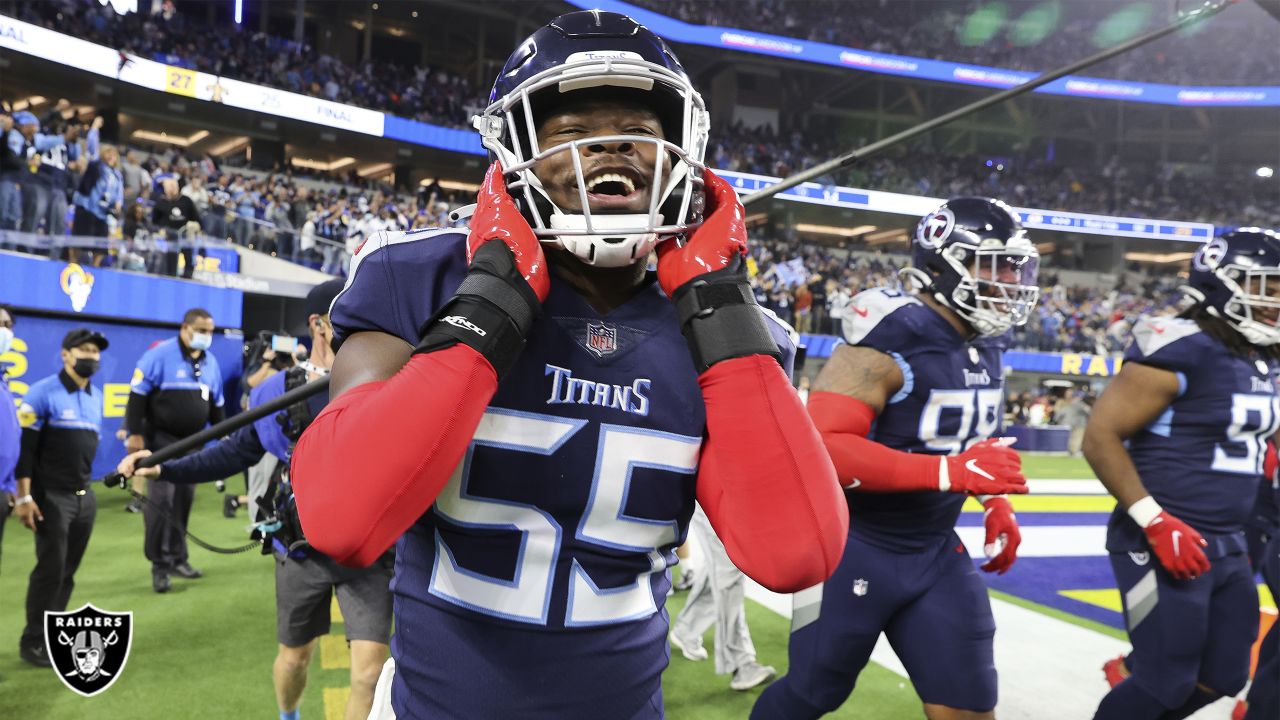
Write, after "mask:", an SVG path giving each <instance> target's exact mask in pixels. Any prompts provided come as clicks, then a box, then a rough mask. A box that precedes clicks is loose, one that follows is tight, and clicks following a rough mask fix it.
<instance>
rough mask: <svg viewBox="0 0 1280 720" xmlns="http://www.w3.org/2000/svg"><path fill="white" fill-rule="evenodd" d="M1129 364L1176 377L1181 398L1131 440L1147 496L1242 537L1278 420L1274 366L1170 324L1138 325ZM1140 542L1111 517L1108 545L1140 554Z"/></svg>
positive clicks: (1122, 520)
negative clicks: (1168, 373) (1237, 353)
mask: <svg viewBox="0 0 1280 720" xmlns="http://www.w3.org/2000/svg"><path fill="white" fill-rule="evenodd" d="M1125 360H1126V361H1127V362H1136V363H1141V364H1143V365H1150V366H1151V367H1156V368H1160V369H1162V370H1167V371H1169V372H1172V373H1174V374H1176V375H1177V376H1178V385H1179V392H1178V397H1177V398H1176V399H1175V400H1174V401H1173V403H1172V404H1171V405H1170V406H1169V408H1168V409H1167V410H1165V412H1164V413H1163V414H1162V415H1161V416H1160V417H1158V418H1157V419H1156V421H1155V422H1153V423H1151V425H1149V426H1148V427H1146V428H1144V429H1142V430H1140V431H1139V432H1138V433H1137V434H1135V435H1134V436H1133V437H1131V438H1129V455H1130V456H1131V457H1132V458H1133V463H1134V465H1135V466H1136V467H1137V469H1138V474H1139V476H1141V478H1142V483H1143V485H1145V486H1146V488H1147V491H1148V492H1150V493H1151V496H1152V497H1154V498H1155V499H1156V501H1157V502H1159V503H1160V505H1161V506H1162V507H1163V508H1164V509H1165V510H1168V511H1169V512H1170V513H1171V514H1172V515H1174V516H1175V517H1177V518H1179V519H1181V520H1183V521H1184V522H1186V523H1187V524H1189V525H1191V526H1192V527H1194V528H1195V529H1196V530H1199V531H1200V532H1201V533H1204V534H1206V535H1207V534H1228V533H1236V532H1239V531H1241V530H1242V529H1243V527H1244V523H1245V522H1246V520H1247V519H1248V518H1249V515H1250V512H1251V511H1252V509H1253V504H1254V501H1255V499H1256V497H1257V485H1258V481H1259V478H1260V477H1261V475H1262V461H1263V459H1264V457H1265V455H1266V453H1265V450H1266V448H1265V442H1266V439H1267V438H1268V437H1270V436H1271V435H1273V434H1275V432H1276V428H1277V425H1278V423H1280V416H1278V414H1277V410H1280V400H1277V396H1276V386H1275V382H1274V381H1273V380H1272V367H1271V366H1270V365H1269V364H1268V363H1267V362H1265V361H1264V360H1261V359H1259V358H1258V357H1250V358H1244V357H1241V356H1239V355H1236V354H1233V353H1232V352H1231V351H1230V350H1229V349H1228V348H1227V346H1226V345H1224V344H1223V343H1222V342H1221V341H1219V340H1218V339H1216V338H1214V337H1213V336H1211V335H1209V334H1208V333H1206V332H1204V331H1203V330H1201V329H1200V326H1199V325H1197V324H1196V322H1195V321H1194V320H1188V319H1180V318H1172V317H1150V318H1143V319H1141V320H1139V321H1138V322H1137V323H1135V325H1134V328H1133V343H1132V344H1131V345H1130V346H1129V349H1128V351H1127V352H1126V353H1125ZM1140 536H1141V532H1140V531H1139V530H1138V527H1137V525H1136V524H1135V523H1134V522H1133V521H1132V520H1130V519H1129V517H1128V515H1126V514H1124V513H1123V512H1120V511H1118V510H1117V512H1116V513H1115V514H1113V516H1112V521H1111V531H1110V532H1109V533H1108V541H1107V548H1108V550H1112V551H1114V552H1122V551H1126V550H1131V549H1136V548H1139V547H1141V537H1140ZM1211 545H1212V544H1211Z"/></svg>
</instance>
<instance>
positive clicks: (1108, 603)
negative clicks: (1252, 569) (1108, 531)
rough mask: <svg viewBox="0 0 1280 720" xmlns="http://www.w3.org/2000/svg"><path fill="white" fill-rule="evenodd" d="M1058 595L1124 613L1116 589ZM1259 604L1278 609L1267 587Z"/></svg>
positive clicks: (1262, 589)
mask: <svg viewBox="0 0 1280 720" xmlns="http://www.w3.org/2000/svg"><path fill="white" fill-rule="evenodd" d="M1058 594H1059V595H1063V596H1066V597H1069V598H1071V599H1073V600H1079V601H1080V602H1083V603H1089V604H1090V605H1097V606H1098V607H1100V608H1106V609H1107V610H1115V611H1116V612H1122V611H1123V607H1122V606H1121V604H1120V591H1119V590H1116V589H1115V588H1110V589H1104V590H1059V591H1058ZM1258 604H1259V605H1260V606H1261V607H1262V609H1264V610H1268V609H1269V610H1275V609H1276V599H1275V598H1273V597H1271V591H1270V590H1268V589H1267V586H1266V585H1259V586H1258Z"/></svg>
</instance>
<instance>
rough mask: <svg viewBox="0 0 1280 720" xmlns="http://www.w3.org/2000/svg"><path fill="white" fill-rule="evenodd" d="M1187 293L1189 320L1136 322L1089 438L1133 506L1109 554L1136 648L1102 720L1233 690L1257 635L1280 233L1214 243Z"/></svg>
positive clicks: (1180, 714) (1184, 705)
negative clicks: (1259, 502)
mask: <svg viewBox="0 0 1280 720" xmlns="http://www.w3.org/2000/svg"><path fill="white" fill-rule="evenodd" d="M1184 291H1185V292H1186V294H1187V296H1188V298H1189V299H1190V301H1191V303H1192V304H1191V306H1190V307H1189V308H1188V309H1187V310H1186V311H1184V312H1183V313H1182V315H1181V316H1179V317H1176V318H1175V317H1149V318H1144V319H1142V320H1140V321H1138V322H1137V323H1136V324H1135V325H1134V328H1133V337H1134V341H1133V344H1132V345H1131V346H1130V348H1129V350H1128V351H1127V353H1126V360H1127V362H1126V363H1125V365H1124V367H1123V368H1122V369H1121V371H1120V372H1119V373H1118V374H1117V375H1116V377H1115V379H1114V380H1113V381H1112V382H1111V384H1110V385H1109V386H1108V387H1107V389H1106V391H1105V392H1104V393H1103V394H1102V396H1101V397H1099V398H1098V402H1097V404H1096V405H1095V407H1094V411H1093V415H1092V417H1091V418H1090V420H1089V425H1088V427H1087V429H1086V431H1085V444H1084V453H1085V457H1086V458H1087V459H1088V461H1089V464H1090V465H1091V466H1092V467H1093V470H1094V472H1095V473H1097V475H1098V478H1099V479H1100V480H1101V481H1102V482H1103V484H1104V485H1106V487H1107V489H1108V490H1109V491H1110V492H1111V494H1112V495H1114V496H1115V497H1116V500H1117V501H1118V504H1117V507H1116V510H1115V512H1114V513H1112V515H1111V519H1110V521H1109V522H1108V524H1107V551H1108V552H1109V553H1110V554H1111V567H1112V570H1113V571H1114V572H1115V576H1116V582H1117V583H1118V584H1119V587H1120V594H1121V597H1122V599H1123V600H1124V611H1125V613H1124V614H1125V623H1126V625H1127V627H1128V630H1129V639H1130V642H1131V643H1132V644H1133V652H1132V653H1131V654H1130V655H1129V658H1128V663H1127V664H1128V665H1129V672H1130V675H1129V677H1128V678H1127V679H1125V680H1124V681H1122V682H1120V683H1119V684H1117V685H1116V686H1115V687H1113V688H1112V689H1111V691H1110V692H1109V693H1108V694H1107V696H1106V697H1105V698H1103V700H1102V702H1101V703H1100V704H1099V706H1098V711H1097V714H1096V715H1095V716H1094V717H1095V718H1098V719H1100V720H1111V719H1116V720H1119V719H1121V718H1123V719H1124V720H1143V719H1144V718H1162V719H1164V718H1184V717H1187V716H1189V715H1191V714H1192V713H1194V712H1195V711H1196V710H1197V709H1199V708H1201V707H1203V706H1205V705H1207V704H1209V703H1211V702H1213V701H1215V700H1217V699H1218V698H1219V697H1221V696H1223V695H1234V694H1235V693H1237V692H1239V690H1240V689H1241V688H1242V687H1243V686H1244V684H1245V681H1246V680H1247V679H1248V675H1249V647H1250V645H1252V643H1253V640H1254V638H1255V637H1256V635H1257V629H1258V595H1257V589H1256V587H1255V586H1254V582H1253V570H1252V569H1251V567H1250V565H1249V559H1248V555H1247V543H1246V541H1245V533H1244V526H1245V523H1246V522H1247V521H1248V519H1249V516H1250V514H1251V511H1252V509H1253V505H1254V502H1255V499H1256V498H1257V496H1258V493H1257V487H1258V483H1259V481H1260V476H1261V475H1262V472H1263V468H1262V465H1263V459H1264V456H1265V443H1266V440H1267V439H1268V438H1269V437H1271V436H1272V435H1274V434H1275V432H1276V429H1277V427H1278V426H1280V418H1278V417H1277V411H1278V410H1280V400H1278V399H1277V396H1276V387H1275V383H1274V382H1272V379H1271V375H1272V372H1273V360H1274V358H1275V347H1274V346H1275V345H1276V343H1277V342H1280V327H1277V325H1276V322H1277V318H1278V317H1280V235H1277V234H1275V233H1273V232H1271V231H1268V230H1258V229H1254V228H1246V229H1242V230H1236V231H1233V232H1230V233H1227V234H1225V235H1223V236H1221V237H1218V238H1215V239H1213V240H1211V241H1210V242H1208V243H1206V244H1205V245H1204V246H1203V247H1202V248H1201V249H1200V250H1199V251H1198V252H1197V253H1196V255H1195V257H1194V258H1193V259H1192V262H1191V273H1190V279H1189V283H1188V285H1187V286H1186V287H1185V288H1184Z"/></svg>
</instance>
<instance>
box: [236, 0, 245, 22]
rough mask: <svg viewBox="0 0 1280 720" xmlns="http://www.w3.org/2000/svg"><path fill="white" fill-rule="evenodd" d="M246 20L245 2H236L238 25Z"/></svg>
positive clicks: (241, 0) (239, 0) (240, 0)
mask: <svg viewBox="0 0 1280 720" xmlns="http://www.w3.org/2000/svg"><path fill="white" fill-rule="evenodd" d="M243 20H244V0H236V24H237V25H239V24H240V23H241V21H243Z"/></svg>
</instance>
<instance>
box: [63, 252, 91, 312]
mask: <svg viewBox="0 0 1280 720" xmlns="http://www.w3.org/2000/svg"><path fill="white" fill-rule="evenodd" d="M58 281H59V283H60V284H61V285H62V292H64V293H66V294H67V297H69V298H71V308H72V309H73V310H75V311H76V312H81V311H83V310H84V306H85V305H87V304H88V303H89V293H91V292H93V275H91V274H89V271H88V270H85V269H84V268H82V267H80V266H79V265H77V264H76V263H67V266H66V267H65V268H63V269H62V275H60V276H59V278H58Z"/></svg>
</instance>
